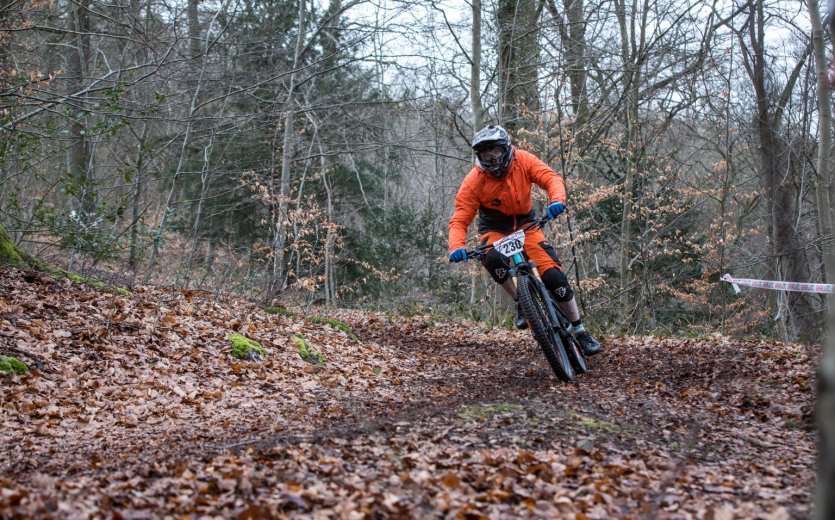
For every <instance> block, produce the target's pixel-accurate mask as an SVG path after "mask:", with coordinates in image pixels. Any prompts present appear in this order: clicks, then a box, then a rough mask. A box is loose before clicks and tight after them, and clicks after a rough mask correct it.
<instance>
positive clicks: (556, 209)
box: [548, 202, 565, 219]
mask: <svg viewBox="0 0 835 520" xmlns="http://www.w3.org/2000/svg"><path fill="white" fill-rule="evenodd" d="M563 211H565V204H563V203H562V202H552V203H550V204H548V218H551V219H554V218H557V217H558V216H559V215H560V213H562V212H563Z"/></svg>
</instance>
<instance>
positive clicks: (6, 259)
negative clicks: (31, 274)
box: [0, 226, 26, 267]
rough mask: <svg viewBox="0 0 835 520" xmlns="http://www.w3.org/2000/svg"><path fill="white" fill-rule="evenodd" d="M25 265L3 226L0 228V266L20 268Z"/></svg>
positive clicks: (22, 257) (22, 256)
mask: <svg viewBox="0 0 835 520" xmlns="http://www.w3.org/2000/svg"><path fill="white" fill-rule="evenodd" d="M25 263H26V261H25V259H24V255H23V254H21V252H20V250H18V248H17V247H15V245H14V242H12V239H11V238H9V235H7V234H6V230H5V229H3V226H0V265H11V266H14V267H21V266H23V265H24V264H25Z"/></svg>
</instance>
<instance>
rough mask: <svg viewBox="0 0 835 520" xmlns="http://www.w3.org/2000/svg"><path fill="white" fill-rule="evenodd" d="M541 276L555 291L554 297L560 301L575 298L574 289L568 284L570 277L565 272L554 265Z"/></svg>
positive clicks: (550, 289) (547, 285)
mask: <svg viewBox="0 0 835 520" xmlns="http://www.w3.org/2000/svg"><path fill="white" fill-rule="evenodd" d="M541 276H542V282H543V283H544V284H545V287H546V288H547V289H548V290H549V291H552V292H553V293H554V299H556V300H557V301H558V302H567V301H571V298H574V291H572V290H571V287H570V286H569V285H568V277H567V276H565V273H563V272H562V271H560V270H559V269H557V268H556V267H552V268H551V269H548V270H547V271H545V272H544V273H541Z"/></svg>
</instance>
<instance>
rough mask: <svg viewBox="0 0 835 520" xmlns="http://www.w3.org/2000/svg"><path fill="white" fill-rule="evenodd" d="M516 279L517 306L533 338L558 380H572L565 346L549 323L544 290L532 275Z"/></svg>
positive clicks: (568, 381) (572, 376) (572, 375)
mask: <svg viewBox="0 0 835 520" xmlns="http://www.w3.org/2000/svg"><path fill="white" fill-rule="evenodd" d="M517 281H518V284H517V285H518V287H517V293H518V296H519V306H520V307H521V308H522V314H524V316H525V319H526V320H527V321H528V324H529V325H530V327H531V332H532V333H533V337H534V339H536V342H537V343H539V346H540V347H542V352H543V353H544V354H545V359H547V360H548V364H549V365H551V369H552V370H553V371H554V373H555V374H556V375H557V378H559V380H560V381H564V382H566V383H570V382H572V381H574V369H573V368H572V366H571V361H570V360H569V359H568V354H567V353H566V351H565V349H566V347H565V346H564V345H563V341H562V338H560V336H559V334H557V333H556V332H554V327H553V326H552V325H551V317H550V315H549V313H548V307H547V304H546V303H545V301H546V300H545V297H546V296H544V294H546V293H545V291H544V290H542V291H540V290H539V287H538V284H537V280H536V279H535V278H533V277H532V276H519V277H518V278H517Z"/></svg>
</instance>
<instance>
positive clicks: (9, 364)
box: [0, 356, 29, 376]
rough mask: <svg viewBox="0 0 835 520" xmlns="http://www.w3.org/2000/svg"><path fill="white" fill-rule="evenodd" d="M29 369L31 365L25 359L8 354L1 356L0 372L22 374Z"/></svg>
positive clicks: (8, 374)
mask: <svg viewBox="0 0 835 520" xmlns="http://www.w3.org/2000/svg"><path fill="white" fill-rule="evenodd" d="M28 371H29V367H27V366H26V363H24V362H23V361H21V360H19V359H17V358H13V357H7V356H0V373H2V374H3V375H6V376H12V375H17V376H21V375H23V374H25V373H26V372H28Z"/></svg>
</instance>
